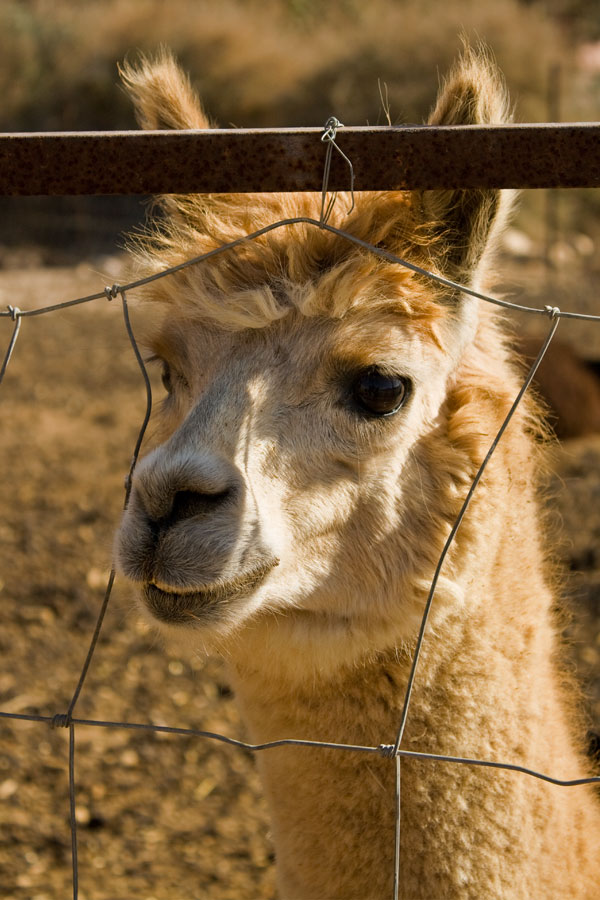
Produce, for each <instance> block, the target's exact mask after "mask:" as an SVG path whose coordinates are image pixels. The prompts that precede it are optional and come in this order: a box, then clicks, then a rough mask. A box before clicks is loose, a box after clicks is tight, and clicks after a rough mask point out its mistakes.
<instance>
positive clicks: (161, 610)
mask: <svg viewBox="0 0 600 900" xmlns="http://www.w3.org/2000/svg"><path fill="white" fill-rule="evenodd" d="M277 565H279V560H278V559H273V560H271V561H270V562H268V563H265V564H263V565H262V566H260V567H259V568H257V569H255V570H254V571H253V572H250V573H248V574H246V575H243V576H240V578H236V579H234V580H233V581H230V582H227V583H225V584H217V585H212V586H211V587H206V588H201V589H199V590H191V591H190V590H186V591H176V590H173V591H167V590H163V588H159V587H158V586H157V585H156V584H154V583H153V582H147V583H146V584H144V586H143V588H142V596H143V599H144V603H145V605H146V607H147V609H148V611H149V612H150V613H151V614H152V616H153V617H154V618H155V619H158V621H159V622H165V623H166V624H168V625H187V626H190V625H191V626H193V625H194V624H198V623H200V624H202V625H206V624H208V623H210V622H211V621H215V620H217V619H220V618H221V617H222V615H223V614H224V613H225V612H226V611H227V609H228V608H229V607H230V605H231V603H232V602H235V601H239V600H243V599H245V598H246V597H248V596H249V595H250V594H251V593H252V592H253V591H254V590H256V588H257V587H258V586H259V585H260V584H261V583H262V582H263V581H264V580H265V578H266V577H267V575H268V573H269V572H270V571H271V569H273V568H274V567H275V566H277Z"/></svg>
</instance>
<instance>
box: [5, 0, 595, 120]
mask: <svg viewBox="0 0 600 900" xmlns="http://www.w3.org/2000/svg"><path fill="white" fill-rule="evenodd" d="M0 28H1V33H2V34H3V38H4V39H3V44H4V46H3V53H2V55H1V60H0V85H1V86H2V97H3V103H2V109H1V111H0V125H1V127H2V128H4V129H5V130H17V129H19V128H27V129H33V128H39V129H49V128H59V129H62V128H83V127H93V128H101V127H115V126H117V125H119V124H121V125H122V124H129V123H130V122H131V114H130V112H129V109H128V106H127V104H126V102H125V100H124V99H122V98H121V97H120V95H119V92H118V91H117V90H116V87H115V85H116V81H117V77H116V63H117V61H118V60H120V59H122V58H123V56H124V55H125V54H126V53H128V52H131V51H135V50H136V49H144V50H152V49H153V48H155V47H156V46H157V45H158V44H159V43H161V42H162V43H166V44H168V45H170V46H171V47H173V48H174V50H175V51H176V53H177V54H178V55H179V57H180V58H181V60H182V61H183V63H184V64H185V66H186V68H188V69H189V70H190V71H191V73H192V76H193V78H194V80H195V81H196V83H197V84H198V86H199V88H200V90H201V92H202V94H203V95H204V97H205V98H206V100H207V102H208V106H209V107H210V108H212V110H213V113H214V114H216V115H217V116H218V117H221V119H222V121H223V122H225V123H229V122H235V124H237V125H240V126H251V125H255V126H261V125H284V124H287V125H289V124H321V123H322V121H323V120H324V118H326V117H327V115H329V114H330V113H331V111H332V110H333V111H335V112H336V114H337V115H338V116H339V117H341V118H342V119H345V120H347V121H348V122H349V123H352V124H362V123H364V122H366V121H371V122H373V121H374V120H377V118H378V117H379V118H380V119H382V109H381V102H380V97H379V90H378V84H377V81H378V79H381V81H382V82H385V83H386V84H387V86H388V90H389V96H390V100H391V107H392V121H400V122H402V121H413V120H414V121H420V120H421V119H422V117H423V115H424V114H425V113H426V110H427V108H428V106H429V103H430V101H431V98H432V97H433V95H434V92H435V89H436V87H437V84H436V81H437V75H436V72H437V71H438V70H439V71H444V70H445V69H446V68H447V66H448V65H449V63H450V61H451V60H452V59H453V58H454V56H455V55H456V52H457V50H458V48H459V45H460V33H461V32H462V31H464V32H465V33H466V34H467V35H468V36H470V37H479V38H481V39H482V40H484V41H486V42H487V43H489V44H490V45H491V46H492V48H493V49H494V52H495V53H496V55H497V58H498V61H499V63H500V65H501V67H502V69H503V70H504V71H505V73H506V75H507V80H508V82H509V87H510V89H511V93H512V95H513V96H514V98H515V100H516V101H517V103H518V108H519V115H520V116H521V117H522V118H524V119H530V120H536V119H537V120H543V119H545V118H546V111H547V110H546V99H545V91H546V82H547V74H548V69H549V66H550V65H551V64H553V63H555V62H556V61H561V62H562V63H563V65H565V66H567V68H569V77H570V71H571V68H570V67H571V64H572V61H573V54H572V51H571V49H570V47H569V43H568V41H567V39H566V36H565V35H564V34H563V33H562V31H561V27H560V25H559V24H558V22H557V21H556V20H555V19H551V18H550V17H549V16H548V15H547V14H546V13H544V12H543V10H542V9H541V8H540V7H539V6H537V5H534V6H529V5H527V6H526V5H523V4H522V3H519V2H518V0H496V2H494V3H481V2H473V0H454V3H446V4H441V3H439V2H437V0H404V2H401V3H400V2H394V0H370V2H369V3H359V2H357V0H346V2H344V0H333V2H329V3H327V4H322V3H317V2H316V0H304V2H302V0H267V2H261V3H259V2H254V0H246V2H244V0H224V2H221V3H219V4H212V3H208V2H205V0H204V2H203V0H201V2H194V3H192V2H191V0H169V3H168V4H167V3H164V2H162V0H88V2H86V3H79V2H76V0H29V2H27V0H3V3H2V6H1V9H0ZM534 48H535V52H533V49H534ZM569 77H567V79H566V80H567V82H569ZM565 92H566V96H565V98H564V106H565V113H566V117H567V118H568V107H569V105H570V104H571V102H572V103H573V105H575V103H576V98H575V93H577V95H578V96H580V95H581V92H580V91H577V92H575V91H573V96H572V97H571V96H570V87H569V83H567V84H566V87H565ZM590 104H591V98H590ZM588 112H589V113H590V114H591V110H589V111H588ZM582 113H583V114H584V115H585V111H579V115H578V118H579V117H581V114H582Z"/></svg>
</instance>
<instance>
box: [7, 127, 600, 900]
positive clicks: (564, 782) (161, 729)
mask: <svg viewBox="0 0 600 900" xmlns="http://www.w3.org/2000/svg"><path fill="white" fill-rule="evenodd" d="M339 126H340V123H339V122H337V121H336V120H330V121H329V122H328V123H327V124H326V126H325V130H324V132H323V133H322V136H321V137H322V140H323V141H324V142H325V143H327V152H326V158H325V169H324V175H323V181H322V200H321V215H320V218H319V219H316V218H315V219H313V218H309V217H305V216H299V217H296V218H288V219H283V220H280V221H277V222H273V223H271V224H269V225H266V226H265V227H263V228H260V229H258V230H257V231H254V232H252V233H249V234H247V235H245V236H243V237H240V238H238V239H236V240H233V241H231V242H229V243H225V244H222V245H220V246H218V247H216V248H215V249H213V250H211V251H209V252H207V253H204V254H202V255H200V256H196V257H193V258H191V259H189V260H187V261H185V262H183V263H181V264H179V265H177V266H173V267H170V268H165V269H164V270H163V271H161V272H159V273H157V274H154V275H151V276H148V277H146V278H142V279H138V280H136V281H132V282H130V283H128V284H125V285H119V284H114V285H112V286H108V287H104V288H103V289H102V290H99V291H98V292H96V293H93V294H90V295H88V296H84V297H78V298H75V299H72V300H68V301H65V302H61V303H56V304H53V305H49V306H44V307H41V308H35V309H28V310H22V309H19V308H18V307H13V306H9V307H8V309H7V310H6V311H2V312H0V317H2V318H8V319H10V320H11V321H12V323H13V327H12V333H11V336H10V340H9V343H8V347H7V350H6V353H5V355H4V359H3V362H2V367H1V369H0V383H1V382H2V380H3V378H4V375H5V373H6V371H7V368H8V365H9V363H10V360H11V357H12V354H13V351H14V349H15V346H16V344H17V340H18V338H19V335H20V333H21V326H22V324H23V322H24V320H25V319H27V318H30V317H33V316H40V315H47V314H49V313H52V312H55V311H58V310H62V309H66V308H69V307H73V306H79V305H82V304H87V303H91V302H95V301H101V300H108V301H114V300H116V299H117V298H120V299H121V305H122V313H123V321H124V327H125V329H126V332H127V335H128V338H129V342H130V344H131V348H132V352H133V353H134V355H135V358H136V361H137V364H138V366H139V369H140V372H141V376H142V378H143V380H144V384H145V389H146V410H145V414H144V418H143V422H142V424H141V426H140V429H139V433H138V437H137V441H136V443H135V447H134V451H133V456H132V462H131V467H130V470H129V474H128V476H127V478H126V484H125V500H124V508H127V505H128V502H129V496H130V491H131V484H132V475H133V471H134V469H135V466H136V463H137V460H138V457H139V454H140V450H141V446H142V442H143V439H144V435H145V432H146V428H147V426H148V422H149V420H150V415H151V411H152V390H151V385H150V380H149V377H148V373H147V371H146V366H145V364H144V361H143V359H142V356H141V354H140V351H139V348H138V344H137V341H136V338H135V335H134V332H133V329H132V325H131V321H130V317H129V306H128V299H127V297H128V294H130V293H131V292H132V291H134V290H135V289H138V288H141V287H143V286H145V285H147V284H149V283H151V282H153V281H156V280H158V279H162V278H167V277H169V276H171V275H173V274H174V273H175V272H178V271H181V270H182V269H184V268H188V267H191V266H197V265H201V264H202V263H204V262H206V261H207V260H210V259H211V258H213V257H215V256H218V255H220V254H224V253H230V252H232V251H235V249H236V248H238V247H240V246H242V245H243V244H246V243H248V242H251V241H254V240H256V239H257V238H259V237H261V236H262V235H265V234H267V233H268V232H270V231H273V230H275V229H279V228H284V227H286V228H294V227H295V226H298V225H302V226H309V227H311V228H312V227H314V228H318V229H323V230H326V231H328V232H331V233H333V234H335V235H337V236H338V237H340V238H342V239H344V240H347V241H349V242H351V243H352V244H354V245H356V246H359V247H361V248H362V249H363V250H367V251H368V252H370V253H372V254H375V255H376V256H379V257H380V258H382V259H385V260H386V261H388V262H389V263H392V264H396V265H399V266H403V267H405V268H407V269H410V270H411V271H413V272H415V273H418V274H419V275H421V276H423V277H425V278H428V279H430V280H432V281H434V282H436V283H438V284H441V285H443V286H445V287H449V288H452V289H453V290H458V291H460V292H462V293H465V294H468V295H470V296H472V297H475V298H477V299H479V300H481V301H483V302H486V303H490V304H494V305H497V306H501V307H503V308H504V309H507V310H512V311H521V312H526V313H528V314H530V315H532V316H542V317H545V318H547V319H548V320H549V328H548V332H547V335H546V338H545V339H544V341H543V343H542V345H541V347H540V350H539V353H538V355H537V357H536V359H535V361H534V362H533V364H532V365H531V367H530V368H529V371H528V372H527V375H526V377H525V379H524V380H523V383H522V385H521V388H520V390H519V391H518V393H517V395H516V397H515V398H514V401H513V403H512V406H511V408H510V410H509V412H508V414H507V415H506V418H505V419H504V421H503V423H502V425H501V427H500V429H499V430H498V433H497V434H496V436H495V438H494V440H493V441H492V443H491V445H490V447H489V450H488V452H487V454H486V456H485V458H484V460H483V462H482V463H481V465H480V468H479V470H478V472H477V474H476V476H475V478H474V480H473V482H472V484H471V486H470V488H469V491H468V493H467V495H466V497H465V499H464V501H463V504H462V507H461V509H460V512H459V514H458V516H457V518H456V520H455V522H454V524H453V526H452V529H451V531H450V533H449V535H448V538H447V540H446V543H445V545H444V548H443V550H442V553H441V555H440V557H439V560H438V563H437V566H436V569H435V572H434V576H433V579H432V581H431V585H430V589H429V593H428V597H427V600H426V604H425V607H424V611H423V615H422V619H421V624H420V629H419V634H418V639H417V643H416V646H415V650H414V653H413V657H412V664H411V670H410V676H409V679H408V684H407V687H406V690H405V695H404V701H403V708H402V713H401V717H400V722H399V723H398V729H397V734H396V739H395V741H394V743H393V744H390V743H383V742H382V743H380V744H378V745H373V746H361V745H354V744H345V743H339V742H335V741H331V742H324V741H311V740H296V739H294V738H293V737H289V738H285V739H281V740H276V741H271V742H268V743H264V744H250V743H246V742H244V741H240V740H235V739H233V738H231V737H228V736H227V735H225V734H221V733H215V732H209V731H203V730H198V729H189V728H179V727H170V726H167V725H155V724H152V723H143V722H127V721H125V722H120V721H107V720H93V719H86V718H79V717H77V716H76V714H75V710H76V706H77V703H78V700H79V698H80V695H81V692H82V689H83V687H84V684H85V681H86V677H87V675H88V671H89V667H90V664H91V662H92V659H93V657H94V653H95V650H96V647H97V644H98V639H99V637H100V634H101V630H102V626H103V622H104V619H105V615H106V612H107V608H108V605H109V601H110V597H111V593H112V589H113V584H114V580H115V569H114V568H113V569H112V571H111V573H110V576H109V579H108V583H107V585H106V590H105V593H104V599H103V601H102V604H101V608H100V611H99V614H98V617H97V620H96V624H95V627H94V630H93V634H92V637H91V641H90V645H89V649H88V652H87V656H86V658H85V661H84V664H83V667H82V669H81V672H80V675H79V679H78V681H77V684H76V686H75V689H74V691H73V694H72V697H71V701H70V703H69V705H68V708H67V710H66V712H58V713H57V712H52V713H51V714H48V715H33V714H31V715H30V714H22V713H14V712H2V711H0V717H1V718H4V719H13V720H25V721H30V722H39V723H44V724H46V725H50V726H51V727H53V728H66V729H68V731H69V762H68V770H69V807H70V814H69V816H70V830H71V849H72V893H73V898H74V900H77V897H78V890H79V887H78V885H79V866H78V855H77V820H76V814H75V804H76V796H77V784H76V778H75V758H76V730H77V728H78V727H79V726H84V725H85V726H92V727H95V728H121V729H130V730H136V731H144V732H155V733H163V734H165V733H166V734H178V735H188V736H192V737H198V738H204V739H207V740H211V741H215V742H220V743H224V744H229V745H232V746H234V747H238V748H242V749H244V750H249V751H252V752H262V751H266V750H268V749H270V748H273V747H290V746H296V747H298V746H303V747H315V748H322V749H325V748H327V749H329V750H334V751H339V752H343V753H355V754H374V755H377V756H379V757H382V758H384V759H387V760H389V761H390V764H392V765H394V766H395V803H396V819H395V853H394V860H395V864H394V880H393V897H394V900H398V896H399V873H400V812H401V777H400V774H401V773H400V761H401V760H402V759H403V758H410V759H418V760H421V761H427V762H430V763H432V764H453V765H461V766H474V767H485V768H490V769H504V770H508V771H514V772H518V773H522V774H523V775H525V776H528V777H531V778H536V779H540V780H542V781H544V782H548V783H550V784H554V785H558V786H561V787H576V786H578V785H584V784H598V785H600V777H599V776H594V777H587V778H574V779H559V778H555V777H553V776H552V775H551V774H548V773H544V772H540V771H535V770H533V769H529V768H527V767H524V766H522V765H517V764H514V763H511V762H510V760H506V761H504V762H498V761H492V760H487V759H474V758H469V757H460V756H445V755H437V754H432V753H422V752H418V751H412V750H407V749H406V748H405V747H403V746H402V740H403V736H404V731H405V727H406V723H407V720H408V717H409V714H410V704H411V696H412V692H413V687H414V684H415V680H416V678H417V675H418V667H419V660H420V656H421V649H422V646H423V641H424V639H425V635H426V630H427V624H428V621H429V616H430V612H431V609H432V605H433V603H434V600H435V594H436V589H437V584H438V580H439V577H440V573H441V571H442V568H443V566H444V562H445V560H446V557H447V554H448V551H449V550H450V547H451V546H452V543H453V542H454V539H455V537H456V534H457V532H458V530H459V528H460V526H461V523H462V521H463V519H464V516H465V514H466V512H467V509H468V507H469V504H470V502H471V500H472V497H473V495H474V493H475V491H476V489H477V485H478V484H479V482H480V479H481V477H482V475H483V473H484V471H485V469H486V467H487V465H488V463H489V461H490V459H491V457H492V455H493V454H494V451H495V450H496V447H497V445H498V443H499V441H500V440H501V438H502V435H503V434H504V432H505V430H506V428H507V427H508V425H509V422H510V420H511V418H512V417H513V415H514V413H515V411H516V409H517V408H518V406H519V404H520V402H521V400H522V398H523V395H524V394H525V392H526V390H527V389H528V387H529V386H530V384H531V382H532V380H533V378H534V376H535V374H536V372H537V370H538V368H539V366H540V364H541V361H542V359H543V357H544V355H545V353H546V351H547V349H548V347H549V345H550V343H551V342H552V340H553V338H554V336H555V334H556V331H557V328H558V326H559V323H560V321H561V320H562V319H580V320H586V321H590V322H592V321H593V322H599V323H600V316H596V315H588V314H582V313H576V312H572V311H565V310H561V309H559V308H557V307H550V306H544V307H535V306H524V305H520V304H515V303H511V302H508V301H506V300H501V299H499V298H497V297H493V296H490V295H488V294H484V293H481V292H478V291H476V290H473V289H472V288H470V287H468V286H466V285H462V284H459V283H457V282H454V281H452V280H450V279H447V278H444V277H442V276H440V275H437V274H434V273H432V272H429V271H427V270H426V269H423V268H421V267H419V266H417V265H415V264H414V263H411V262H410V261H408V260H405V259H402V258H400V257H398V256H395V255H394V254H392V253H390V252H388V251H385V250H383V249H381V248H380V247H377V246H374V245H372V244H369V243H368V242H366V241H363V240H361V239H359V238H357V237H355V236H354V235H352V234H350V233H348V232H345V231H344V230H342V229H339V228H336V227H334V226H332V225H330V224H329V222H328V218H329V216H330V213H331V211H332V208H333V204H334V202H335V195H333V196H332V197H329V195H328V187H329V183H328V181H329V171H330V164H331V158H332V151H333V149H335V150H337V151H338V152H339V153H340V154H341V156H342V157H343V159H344V161H345V164H346V165H347V166H348V167H349V170H350V175H351V180H352V179H353V167H352V162H351V160H350V158H349V157H348V156H346V154H344V153H343V152H342V151H341V149H340V147H339V146H338V144H337V143H336V132H337V128H338V127H339Z"/></svg>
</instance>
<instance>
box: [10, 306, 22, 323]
mask: <svg viewBox="0 0 600 900" xmlns="http://www.w3.org/2000/svg"><path fill="white" fill-rule="evenodd" d="M7 309H8V314H9V316H10V317H11V319H12V320H13V322H16V320H17V319H18V317H19V316H20V315H21V310H20V309H19V307H18V306H11V305H10V303H9V304H8V306H7Z"/></svg>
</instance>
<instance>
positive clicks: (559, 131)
mask: <svg viewBox="0 0 600 900" xmlns="http://www.w3.org/2000/svg"><path fill="white" fill-rule="evenodd" d="M320 134H321V129H319V128H299V129H291V128H290V129H279V130H270V129H261V130H246V129H237V130H232V129H225V130H216V129H215V130H210V131H162V132H161V131H146V132H144V131H114V132H112V131H111V132H70V133H69V132H66V133H53V132H48V133H37V134H3V135H0V195H2V194H3V195H21V196H34V195H45V196H48V195H54V196H56V195H66V194H156V193H227V192H231V191H235V192H238V193H245V192H250V191H252V192H254V191H257V192H260V191H317V190H320V188H321V180H322V174H323V162H324V157H325V145H324V144H323V143H322V142H321V141H320V139H319V138H320ZM336 140H337V142H338V144H339V146H340V147H341V148H342V149H343V151H344V153H346V154H347V156H348V157H349V158H350V159H351V160H352V163H353V165H354V171H355V188H356V190H358V191H361V190H401V189H407V188H419V189H424V190H428V189H434V188H459V187H462V188H492V187H495V188H549V187H599V186H600V124H598V123H577V124H559V125H557V124H542V125H497V126H479V125H476V126H475V125H470V126H451V127H448V126H446V127H432V126H421V127H376V128H370V127H366V128H365V127H363V128H344V129H341V130H340V131H339V132H338V136H337V139H336ZM336 157H339V154H334V156H333V160H332V165H331V174H330V180H329V187H330V189H331V190H343V189H345V188H347V187H348V169H347V165H346V163H345V162H344V161H343V159H342V158H341V157H339V158H336Z"/></svg>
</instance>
